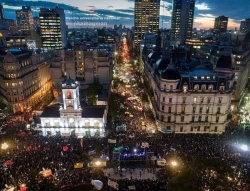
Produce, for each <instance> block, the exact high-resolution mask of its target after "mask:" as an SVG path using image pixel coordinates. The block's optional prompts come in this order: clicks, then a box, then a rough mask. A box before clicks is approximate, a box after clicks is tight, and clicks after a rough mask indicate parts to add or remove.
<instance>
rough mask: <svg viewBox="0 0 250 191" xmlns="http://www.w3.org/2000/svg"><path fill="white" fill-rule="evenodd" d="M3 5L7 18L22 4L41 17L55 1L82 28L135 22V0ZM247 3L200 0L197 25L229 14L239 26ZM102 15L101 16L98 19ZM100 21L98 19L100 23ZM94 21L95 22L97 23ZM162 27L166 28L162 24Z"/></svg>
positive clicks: (164, 4) (166, 2)
mask: <svg viewBox="0 0 250 191" xmlns="http://www.w3.org/2000/svg"><path fill="white" fill-rule="evenodd" d="M0 3H3V4H4V8H5V15H6V18H12V19H14V18H15V10H17V9H20V8H21V6H23V5H29V6H31V7H32V10H33V12H34V16H38V14H39V9H40V8H41V7H46V8H52V7H54V6H55V5H56V4H59V6H60V7H61V8H63V9H65V13H66V22H67V24H68V26H69V27H70V28H72V27H80V26H84V25H86V24H87V22H90V20H92V21H93V23H92V27H103V26H104V25H105V26H107V27H112V26H113V25H114V24H123V25H125V26H126V27H132V26H133V25H134V1H133V0H109V1H103V0H95V1H91V0H85V1H80V0H74V1H66V0H51V1H45V0H39V1H37V0H36V1H35V0H33V1H28V0H19V1H16V0H10V1H4V0H0ZM248 7H249V5H248V2H247V1H245V0H239V1H237V0H222V1H217V0H199V1H196V3H195V15H194V28H202V29H209V28H213V25H214V18H215V17H218V16H221V15H224V16H226V17H229V21H228V29H235V28H239V24H240V21H241V20H243V19H246V18H248V17H249V10H248ZM171 12H172V0H161V10H160V15H161V16H160V28H167V29H168V28H170V25H171V15H172V13H171ZM97 18H99V19H97ZM97 21H98V22H97ZM94 22H95V24H94ZM162 26H163V27H162Z"/></svg>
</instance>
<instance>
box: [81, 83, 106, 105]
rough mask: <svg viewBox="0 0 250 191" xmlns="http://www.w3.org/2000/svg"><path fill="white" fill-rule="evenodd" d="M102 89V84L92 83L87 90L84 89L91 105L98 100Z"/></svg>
mask: <svg viewBox="0 0 250 191" xmlns="http://www.w3.org/2000/svg"><path fill="white" fill-rule="evenodd" d="M101 90H102V85H101V84H97V83H94V84H90V85H89V87H88V88H87V89H86V90H83V92H82V93H83V96H84V97H85V98H87V100H88V103H89V104H90V105H95V104H96V101H97V96H98V94H99V93H100V92H101Z"/></svg>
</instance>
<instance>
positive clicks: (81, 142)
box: [80, 138, 83, 148]
mask: <svg viewBox="0 0 250 191" xmlns="http://www.w3.org/2000/svg"><path fill="white" fill-rule="evenodd" d="M80 144H81V147H82V148H83V139H82V138H81V139H80Z"/></svg>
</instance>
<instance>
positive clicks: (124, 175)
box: [103, 168, 157, 180]
mask: <svg viewBox="0 0 250 191" xmlns="http://www.w3.org/2000/svg"><path fill="white" fill-rule="evenodd" d="M140 171H141V169H140V168H136V169H134V170H133V172H132V175H131V173H130V172H129V169H127V172H126V170H125V169H122V176H121V175H120V174H119V173H118V172H115V171H114V169H113V168H107V169H103V172H104V174H105V176H107V177H109V178H113V179H117V180H119V179H126V178H127V179H131V177H132V179H152V180H156V171H157V169H156V171H155V172H154V173H150V172H148V171H147V169H144V171H141V175H140Z"/></svg>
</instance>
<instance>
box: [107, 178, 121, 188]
mask: <svg viewBox="0 0 250 191" xmlns="http://www.w3.org/2000/svg"><path fill="white" fill-rule="evenodd" d="M108 186H110V187H112V188H114V189H116V190H118V189H119V188H118V187H119V185H118V184H117V182H115V181H112V180H108Z"/></svg>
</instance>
